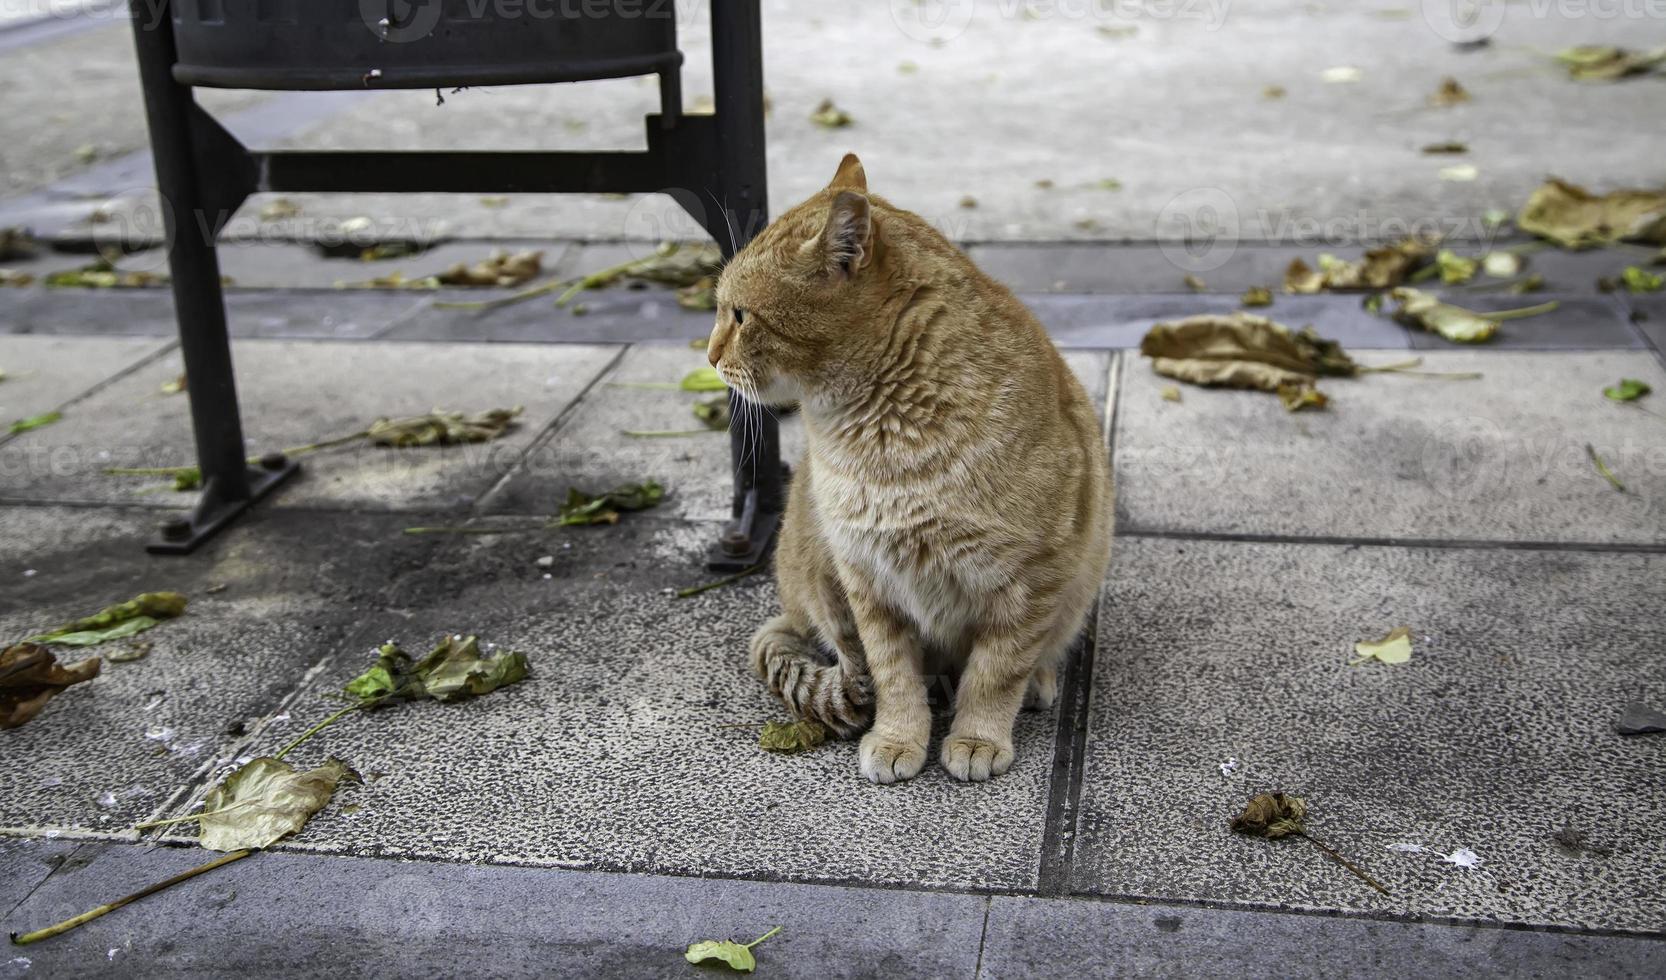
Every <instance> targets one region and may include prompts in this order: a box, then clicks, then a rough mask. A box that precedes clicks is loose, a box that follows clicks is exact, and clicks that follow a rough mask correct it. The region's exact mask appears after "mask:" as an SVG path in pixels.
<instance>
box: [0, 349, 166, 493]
mask: <svg viewBox="0 0 1666 980" xmlns="http://www.w3.org/2000/svg"><path fill="white" fill-rule="evenodd" d="M138 339H141V340H142V339H144V338H138ZM178 346H179V341H178V340H170V341H166V342H163V343H162V346H161V347H159V348H157V349H156V350H154V351H152V352H151V353H149V354H147V355H145V356H144V357H141V358H139V359H138V360H136V361H134V362H133V363H132V364H129V365H127V366H126V367H124V368H122V369H121V370H119V371H117V372H116V373H115V374H112V375H110V376H109V377H106V378H101V379H100V380H98V381H95V382H93V384H92V387H90V388H87V389H86V390H84V391H82V392H81V393H80V394H77V395H74V396H72V397H71V398H70V399H69V400H68V401H65V402H61V403H59V404H58V405H57V406H56V407H55V408H53V409H52V411H55V412H64V411H67V410H69V409H70V408H72V407H74V406H75V405H76V404H77V403H78V402H83V401H86V400H87V399H88V398H90V397H92V396H93V395H95V394H97V393H98V392H100V391H103V390H104V389H105V388H108V387H109V386H111V385H113V384H115V383H116V382H118V381H120V380H122V379H123V378H126V377H128V376H129V375H131V374H134V373H135V372H138V371H141V370H143V369H145V368H147V367H149V366H150V365H152V364H154V363H156V362H157V361H159V360H161V359H162V358H164V357H166V356H168V355H169V354H171V353H173V351H174V349H175V348H177V347H178ZM27 434H28V433H26V432H10V431H7V432H5V433H0V446H4V445H6V444H7V443H9V442H11V441H12V440H13V439H16V438H17V437H18V436H22V435H27ZM0 499H3V498H0Z"/></svg>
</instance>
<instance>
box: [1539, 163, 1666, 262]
mask: <svg viewBox="0 0 1666 980" xmlns="http://www.w3.org/2000/svg"><path fill="white" fill-rule="evenodd" d="M1516 227H1518V228H1520V229H1521V230H1522V231H1525V232H1528V233H1529V234H1533V235H1538V236H1539V237H1540V238H1547V239H1549V240H1550V241H1553V242H1555V243H1556V244H1558V245H1560V246H1562V247H1563V248H1576V249H1577V248H1597V247H1600V246H1603V245H1611V244H1613V243H1614V242H1619V241H1633V242H1643V243H1646V244H1651V245H1666V191H1645V190H1618V191H1613V192H1611V193H1608V194H1602V195H1597V194H1592V193H1591V192H1590V191H1588V190H1586V189H1585V188H1583V187H1580V186H1579V185H1577V184H1570V183H1568V182H1567V181H1565V180H1560V179H1557V178H1554V177H1553V178H1551V179H1550V180H1549V181H1547V182H1545V183H1544V184H1543V185H1542V186H1541V187H1539V189H1538V190H1535V191H1534V192H1533V194H1532V196H1530V197H1528V199H1527V203H1526V204H1525V205H1523V206H1522V209H1521V216H1520V217H1518V218H1517V219H1516Z"/></svg>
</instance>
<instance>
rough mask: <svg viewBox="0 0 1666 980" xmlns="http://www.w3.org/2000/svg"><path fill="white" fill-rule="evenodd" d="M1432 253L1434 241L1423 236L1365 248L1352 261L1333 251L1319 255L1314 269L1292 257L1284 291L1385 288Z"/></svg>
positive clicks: (1409, 272) (1404, 276)
mask: <svg viewBox="0 0 1666 980" xmlns="http://www.w3.org/2000/svg"><path fill="white" fill-rule="evenodd" d="M1434 255H1435V243H1434V242H1431V241H1429V240H1428V239H1425V238H1405V239H1402V240H1400V241H1398V242H1395V243H1394V244H1392V245H1382V246H1378V247H1377V248H1373V249H1368V250H1367V251H1366V253H1365V255H1364V256H1362V257H1361V258H1359V259H1358V260H1356V261H1353V262H1349V261H1346V260H1344V259H1339V258H1337V257H1336V256H1334V255H1320V256H1319V268H1318V269H1317V270H1315V269H1313V268H1311V267H1310V266H1309V265H1308V264H1307V263H1306V262H1304V261H1302V260H1301V259H1295V260H1293V261H1291V263H1290V266H1289V268H1287V269H1286V270H1285V272H1284V291H1285V292H1287V293H1317V292H1321V291H1323V290H1327V289H1329V290H1337V291H1349V290H1365V289H1388V288H1390V287H1392V286H1398V285H1400V284H1401V283H1403V282H1405V281H1406V280H1407V279H1408V278H1409V277H1410V276H1411V274H1412V273H1413V272H1415V271H1417V270H1418V268H1420V267H1421V266H1423V265H1425V264H1426V263H1428V261H1429V260H1430V259H1432V258H1433V257H1434Z"/></svg>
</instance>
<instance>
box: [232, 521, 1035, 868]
mask: <svg viewBox="0 0 1666 980" xmlns="http://www.w3.org/2000/svg"><path fill="white" fill-rule="evenodd" d="M719 526H720V525H717V524H715V523H713V524H704V525H701V524H690V523H684V522H676V523H668V522H665V521H662V520H655V519H652V517H650V518H648V519H632V518H629V517H627V518H626V520H625V521H624V522H622V523H620V524H619V525H617V526H614V527H601V528H569V529H563V530H561V531H556V532H541V533H533V534H529V535H514V536H504V537H499V538H486V537H484V536H478V535H467V536H460V537H458V538H457V539H456V545H455V546H454V547H453V548H451V549H449V550H448V551H446V552H444V553H443V556H440V557H438V558H437V560H436V561H435V562H434V563H433V565H432V567H431V569H430V571H429V572H428V573H426V574H425V575H423V576H420V577H419V580H412V581H410V582H408V583H407V584H405V585H403V586H402V587H401V601H402V603H404V604H405V605H406V608H401V609H398V610H395V611H394V612H391V613H388V614H383V615H365V616H364V617H363V628H362V629H361V630H360V631H359V632H358V633H357V634H355V636H354V637H352V638H351V639H349V640H347V641H345V642H343V643H342V644H340V645H339V647H338V650H339V652H338V655H337V656H336V657H335V658H334V659H332V661H331V662H330V664H329V666H327V667H326V668H325V669H323V670H322V671H320V672H319V673H317V675H316V676H315V677H314V678H312V679H310V680H309V682H308V683H307V684H306V685H305V686H304V688H303V690H302V691H301V692H300V693H299V694H298V695H297V696H296V698H295V699H294V702H293V706H292V707H291V713H292V715H293V717H294V718H295V719H297V721H299V720H303V719H308V718H312V717H315V716H317V717H322V716H323V715H324V714H325V713H327V712H328V711H331V710H333V708H332V706H331V705H332V702H331V701H329V700H328V699H327V697H326V695H328V694H329V692H333V691H337V690H339V689H340V687H341V686H342V685H343V684H344V683H346V681H348V680H349V679H351V678H352V677H353V676H354V675H356V674H357V673H359V672H361V671H363V670H364V669H365V668H366V665H367V664H368V663H369V662H370V660H371V659H372V655H371V652H372V651H373V650H374V648H375V646H376V645H377V644H379V643H382V642H384V641H385V640H388V639H395V640H398V641H400V642H401V643H403V644H405V645H407V648H410V649H422V650H426V649H427V648H428V646H429V645H431V644H432V643H433V641H434V638H435V637H436V636H439V635H442V634H444V633H448V632H450V633H456V632H468V633H475V634H478V635H479V636H480V637H481V638H482V641H484V642H492V643H495V644H497V647H498V648H499V649H513V650H519V651H522V652H524V653H526V654H527V656H528V660H529V664H530V670H531V676H530V678H529V679H528V680H526V681H525V682H523V683H520V684H517V685H515V686H513V687H510V688H506V689H504V690H502V691H499V692H496V693H494V694H493V695H491V696H490V697H484V698H480V699H477V700H474V701H469V702H465V703H461V704H455V705H441V704H436V703H428V704H414V705H407V706H403V707H398V708H395V709H392V710H387V711H381V712H376V713H374V714H367V715H357V716H353V717H351V718H349V719H347V720H345V721H343V722H341V723H338V724H337V725H336V726H334V727H333V728H330V729H327V730H326V731H325V732H324V733H323V734H321V735H320V736H319V737H317V738H316V739H315V740H314V741H313V742H312V743H310V744H309V746H307V747H304V748H303V749H301V750H299V751H298V752H297V753H296V754H295V755H294V756H293V758H295V759H296V760H298V761H301V762H307V761H310V760H312V759H314V758H322V757H323V756H324V755H325V754H334V755H337V756H339V757H341V758H343V759H345V760H347V761H348V762H349V763H350V764H352V765H353V766H354V767H355V768H357V769H358V770H359V771H361V772H364V773H381V774H384V775H381V776H380V777H379V778H375V779H373V780H372V781H370V782H368V783H367V784H366V785H365V786H364V787H363V788H362V789H360V790H357V791H356V792H355V796H354V798H353V801H352V802H355V803H357V804H358V808H357V809H356V810H354V811H353V812H346V811H344V810H341V809H331V810H329V811H326V812H324V813H320V814H319V815H318V816H317V817H315V818H314V819H313V820H312V821H311V823H309V825H308V827H307V829H306V832H305V834H303V835H299V836H297V837H296V838H295V839H294V840H293V841H292V842H290V843H288V844H285V845H283V846H284V847H286V848H289V849H293V850H297V851H310V852H316V853H345V854H356V855H370V856H382V857H411V858H425V859H437V860H449V861H476V862H479V861H485V862H493V863H502V864H522V865H539V866H554V867H582V868H592V869H602V870H624V871H644V872H655V873H672V874H682V875H723V876H744V877H751V878H764V879H770V880H783V879H784V880H809V881H823V882H864V883H882V884H890V885H915V886H949V887H962V888H979V889H983V888H995V889H1007V888H1017V889H1023V888H1032V887H1034V886H1035V885H1036V882H1037V873H1038V865H1039V851H1040V843H1041V837H1042V830H1043V822H1044V819H1045V814H1046V809H1047V801H1048V797H1049V781H1050V778H1051V776H1052V772H1053V742H1054V730H1055V727H1056V719H1055V718H1054V716H1053V715H1052V714H1051V713H1050V712H1049V713H1026V714H1025V715H1024V716H1023V717H1022V719H1021V721H1020V723H1019V725H1018V729H1017V732H1016V744H1017V746H1018V760H1017V762H1016V763H1015V764H1014V766H1013V768H1012V770H1011V771H1010V772H1008V773H1007V774H1006V775H1005V776H1003V777H1002V778H1001V779H998V780H994V781H992V782H990V783H987V784H978V785H968V784H961V783H956V782H955V781H953V780H952V779H950V778H949V777H948V775H947V774H946V773H944V772H943V770H942V769H941V768H939V767H938V766H937V765H936V764H935V763H933V764H931V765H930V766H928V767H927V769H926V771H925V772H923V773H922V774H921V775H920V776H919V777H918V778H917V779H915V780H913V781H911V782H909V783H908V784H907V785H905V786H902V787H879V786H875V785H873V784H871V783H868V782H867V781H866V780H865V779H863V778H862V777H861V775H860V774H859V773H858V771H857V760H856V748H857V747H856V744H855V743H854V742H839V743H836V744H829V745H827V746H824V747H823V748H821V749H819V750H817V751H815V752H812V753H809V754H804V755H798V756H780V755H772V754H770V753H767V752H764V751H763V750H762V749H760V748H759V747H758V746H757V729H756V728H755V727H751V726H756V725H761V724H762V723H763V722H764V721H766V720H769V719H774V718H779V717H781V716H782V715H783V710H782V709H781V707H780V706H779V704H778V703H775V702H774V700H773V698H771V697H770V695H769V694H768V693H767V692H766V691H765V689H764V687H763V685H762V684H761V683H760V682H759V681H758V680H757V679H756V678H755V677H754V676H753V675H752V672H751V670H750V668H749V667H748V666H747V659H746V658H747V654H746V643H747V640H748V638H749V637H750V635H751V633H752V632H753V630H755V629H756V628H757V626H758V625H759V624H761V623H762V622H763V621H764V620H765V619H767V618H768V617H770V616H773V615H775V614H776V612H777V611H778V608H777V605H776V598H775V590H774V585H773V582H771V581H770V580H769V579H767V578H765V577H764V576H757V577H754V578H751V579H747V580H743V581H742V582H741V583H738V584H736V585H733V586H730V587H727V588H723V589H717V590H714V591H710V592H706V593H704V594H702V595H698V596H695V597H693V598H689V599H683V600H679V599H675V598H673V597H672V596H670V595H668V594H666V593H667V592H668V591H669V590H670V589H671V587H673V586H683V585H689V584H693V583H697V582H703V581H709V580H710V579H711V578H712V577H713V576H712V574H711V573H709V572H707V571H705V570H704V568H703V564H704V556H705V551H706V549H707V548H708V547H709V545H710V543H711V541H712V540H713V538H714V537H715V535H716V533H717V529H718V527H719ZM566 545H571V547H570V548H569V547H565V546H566ZM546 555H547V556H550V558H551V559H552V561H551V562H549V563H548V565H549V567H548V568H545V567H541V566H540V565H539V564H538V559H539V558H541V557H543V556H546ZM545 575H548V576H549V578H545ZM730 726H733V727H730ZM937 728H938V729H939V730H938V731H937V733H936V736H937V738H939V739H940V738H941V737H942V734H943V730H944V729H946V719H944V718H939V719H938V725H937ZM464 732H466V733H467V735H466V737H461V738H460V737H459V733H464ZM290 737H293V733H292V732H290V731H288V730H284V731H278V732H267V731H264V730H261V731H256V732H255V734H254V742H253V745H252V746H251V747H250V749H249V751H253V752H262V751H268V750H270V749H273V748H276V747H277V744H278V743H279V742H280V741H287V739H288V738H290ZM934 744H935V742H934Z"/></svg>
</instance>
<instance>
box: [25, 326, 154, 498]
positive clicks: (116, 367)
mask: <svg viewBox="0 0 1666 980" xmlns="http://www.w3.org/2000/svg"><path fill="white" fill-rule="evenodd" d="M167 346H168V345H167V344H165V343H163V342H162V341H159V340H141V339H138V338H126V337H109V338H100V339H97V340H82V339H70V338H61V337H27V338H25V337H8V336H6V335H5V334H0V369H4V370H5V372H6V379H5V381H4V382H0V421H4V422H5V423H6V424H7V425H8V426H9V425H10V423H12V422H14V421H16V420H18V419H25V418H30V417H33V416H35V415H39V414H41V413H42V412H47V411H51V410H53V409H66V407H67V406H68V405H69V404H70V403H71V402H73V401H75V400H76V399H77V398H81V397H82V396H84V395H86V394H87V393H88V392H90V391H92V390H93V389H95V388H96V387H97V386H99V385H102V384H105V383H107V382H109V381H111V380H112V379H115V378H117V377H119V376H120V375H121V374H122V373H123V372H126V371H132V370H135V369H137V368H140V367H141V366H142V365H144V364H146V363H148V361H149V360H150V359H152V358H154V357H155V356H156V355H157V354H159V353H161V352H162V351H163V350H164V349H165V348H166V347H167ZM60 424H61V423H60ZM15 438H16V437H11V439H13V440H15ZM7 441H8V436H7V434H6V433H5V432H4V431H0V445H4V444H5V443H6V442H7ZM6 462H7V463H8V464H9V463H10V462H11V461H10V460H7V461H6ZM10 470H11V467H10V466H9V465H7V466H0V482H3V483H4V484H7V485H9V484H11V483H12V482H13V481H14V480H15V479H16V477H15V475H13V474H12V473H11V472H10Z"/></svg>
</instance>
